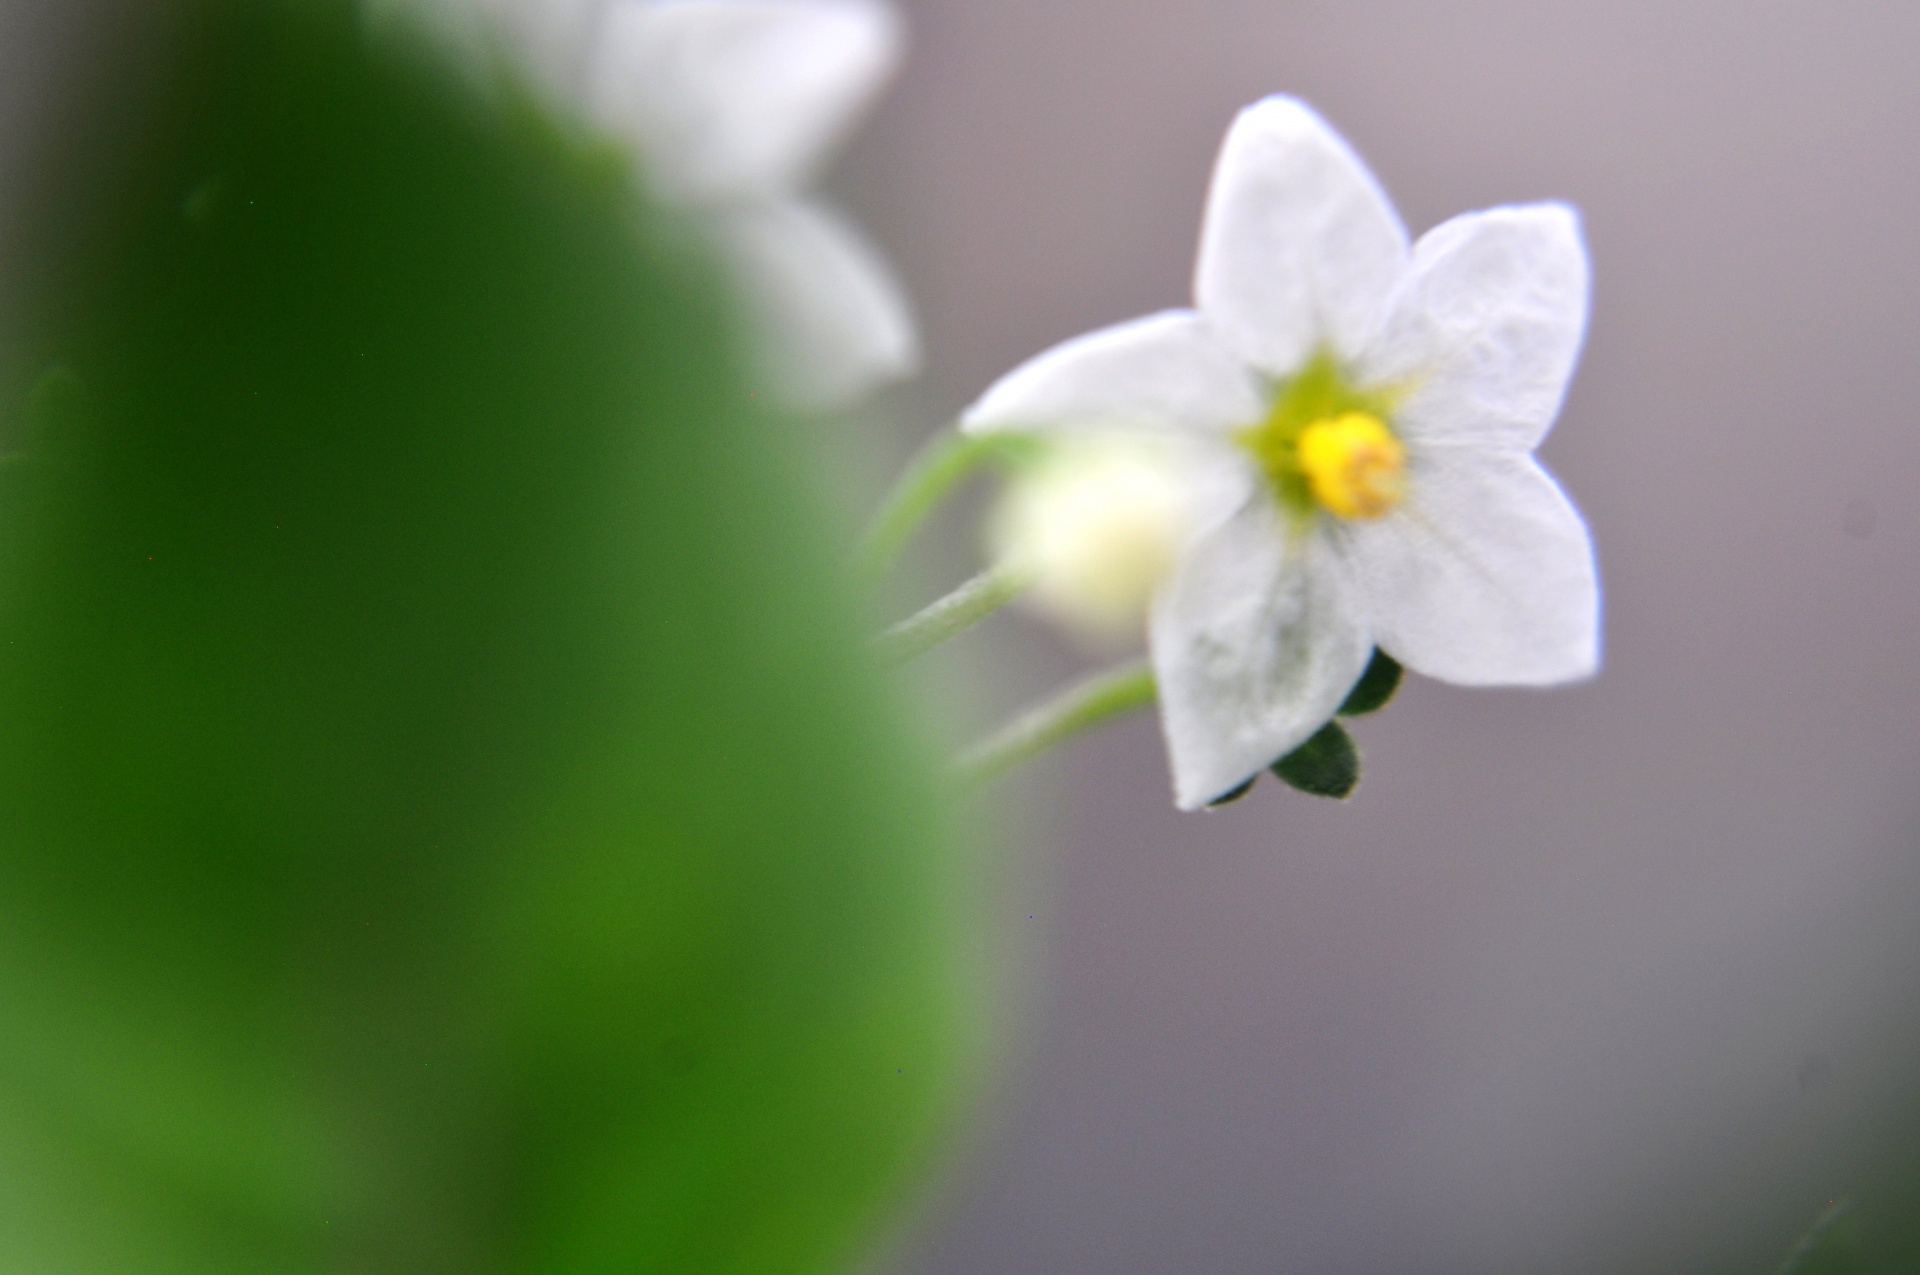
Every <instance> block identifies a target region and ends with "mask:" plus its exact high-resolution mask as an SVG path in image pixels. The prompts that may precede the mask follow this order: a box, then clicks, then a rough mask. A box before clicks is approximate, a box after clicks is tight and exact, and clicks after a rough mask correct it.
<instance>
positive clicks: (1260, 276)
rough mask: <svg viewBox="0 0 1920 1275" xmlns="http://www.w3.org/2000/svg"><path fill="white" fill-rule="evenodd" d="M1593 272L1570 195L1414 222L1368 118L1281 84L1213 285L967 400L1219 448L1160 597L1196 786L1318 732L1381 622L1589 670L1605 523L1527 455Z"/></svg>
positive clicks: (1020, 425) (1180, 772)
mask: <svg viewBox="0 0 1920 1275" xmlns="http://www.w3.org/2000/svg"><path fill="white" fill-rule="evenodd" d="M1587 288H1588V277H1587V257H1586V249H1585V247H1584V245H1583V243H1582V240H1581V235H1580V226H1579V221H1578V218H1577V216H1576V214H1575V213H1574V212H1573V210H1572V209H1571V208H1568V207H1566V206H1565V205H1563V204H1554V203H1547V204H1532V205H1524V206H1515V207H1502V208H1492V209H1488V210H1486V211H1484V212H1477V213H1469V214H1466V215H1464V216H1460V217H1456V218H1454V219H1453V220H1451V221H1448V222H1446V223H1445V224H1443V225H1441V226H1438V227H1436V228H1435V229H1433V230H1431V231H1429V232H1428V233H1427V234H1426V235H1424V236H1422V237H1421V239H1420V241H1419V242H1418V243H1415V244H1412V245H1409V243H1408V237H1407V233H1406V231H1405V229H1404V228H1403V227H1402V225H1401V223H1400V220H1399V218H1398V217H1397V216H1396V214H1395V213H1394V211H1393V208H1392V206H1391V205H1390V204H1389V203H1388V202H1387V199H1386V197H1385V195H1384V194H1383V193H1382V191H1381V189H1380V186H1379V184H1378V183H1377V182H1376V181H1375V180H1374V178H1373V176H1372V174H1370V173H1369V172H1368V171H1367V169H1366V167H1365V166H1364V165H1363V164H1362V163H1361V162H1360V160H1359V158H1358V157H1357V156H1356V155H1355V154H1354V153H1353V151H1352V150H1351V149H1349V148H1348V146H1347V145H1346V143H1345V142H1344V141H1342V140H1341V139H1340V138H1339V137H1338V136H1337V135H1336V134H1335V133H1334V132H1333V131H1332V130H1331V129H1330V128H1329V127H1328V126H1327V125H1326V123H1325V122H1324V121H1322V120H1321V119H1320V117H1319V116H1318V115H1316V114H1315V113H1314V112H1313V111H1312V110H1311V109H1310V108H1309V107H1307V106H1306V105H1304V104H1303V103H1301V102H1299V101H1296V100H1294V99H1292V98H1287V97H1271V98H1267V99H1266V100H1264V101H1261V102H1258V103H1256V104H1254V105H1253V106H1250V107H1248V108H1247V109H1246V110H1244V111H1243V112H1241V114H1240V116H1239V118H1238V119H1237V120H1236V121H1235V122H1234V125H1233V127H1232V129H1231V130H1230V131H1229V133H1228V135H1227V139H1226V142H1225V144H1224V145H1223V147H1222V149H1221V153H1220V158H1219V161H1218V164H1217V166H1216V168H1215V171H1214V177H1213V184H1212V189H1211V192H1210V195H1209V199H1208V206H1207V212H1206V218H1205V226H1204V229H1203V232H1202V237H1201V245H1200V256H1199V263H1198V267H1197V270H1196V275H1195V283H1194V296H1195V308H1194V309H1192V310H1175V311H1168V312H1165V313H1161V314H1155V315H1151V316H1148V317H1146V318H1142V319H1138V320H1135V321H1133V322H1131V323H1125V324H1121V325H1119V326H1117V327H1112V328H1107V329H1104V330H1102V331H1098V332H1093V333H1090V334H1089V335H1087V336H1083V337H1080V338H1078V339H1076V340H1073V341H1069V342H1067V343H1065V344H1063V345H1060V346H1057V347H1055V348H1054V349H1052V350H1050V351H1048V352H1046V353H1044V354H1042V355H1040V356H1038V357H1037V358H1035V359H1033V360H1032V361H1030V362H1028V363H1026V364H1025V365H1023V366H1021V367H1019V368H1017V369H1016V370H1014V371H1013V372H1012V373H1010V374H1008V375H1007V376H1006V377H1004V378H1003V379H1002V380H1000V381H999V382H998V383H997V384H995V385H994V386H993V387H992V388H991V389H990V390H988V392H987V393H986V394H985V395H984V396H983V397H982V398H981V399H980V400H979V401H978V402H977V403H976V404H975V405H974V406H973V407H972V408H971V409H970V410H969V411H968V412H967V414H966V416H965V418H964V420H963V427H964V428H965V429H967V430H969V431H976V432H977V431H992V430H1032V431H1043V432H1056V434H1055V436H1057V437H1068V436H1080V435H1082V434H1084V433H1086V432H1089V431H1119V432H1127V433H1143V434H1159V435H1166V436H1174V437H1179V438H1180V439H1182V440H1183V441H1184V442H1185V443H1186V444H1188V447H1189V450H1190V451H1192V452H1196V453H1200V454H1204V455H1205V456H1206V457H1207V458H1208V461H1207V464H1206V465H1205V466H1204V467H1202V470H1203V471H1204V476H1203V477H1201V478H1197V479H1196V480H1195V481H1197V482H1201V483H1203V484H1204V487H1205V492H1206V497H1205V502H1206V508H1205V511H1204V514H1203V516H1202V517H1201V518H1200V519H1199V520H1198V521H1197V522H1196V523H1195V524H1194V527H1193V529H1192V531H1191V533H1190V534H1187V535H1186V536H1185V538H1184V539H1183V541H1182V543H1181V544H1180V545H1179V547H1178V551H1177V553H1176V554H1174V555H1173V566H1172V567H1171V570H1170V572H1169V573H1168V574H1167V575H1166V576H1165V578H1164V579H1163V580H1162V581H1161V582H1160V583H1159V585H1158V587H1157V588H1156V589H1155V590H1154V591H1153V596H1152V600H1151V605H1150V608H1149V616H1148V645H1149V647H1150V651H1151V656H1152V662H1153V667H1154V673H1155V677H1156V681H1157V683H1158V687H1159V696H1160V707H1161V720H1162V725H1163V728H1164V730H1165V733H1166V738H1167V744H1168V751H1169V754H1170V757H1171V761H1172V769H1173V778H1174V791H1175V798H1176V801H1177V803H1178V804H1179V806H1180V807H1181V808H1182V809H1188V810H1191V809H1195V808H1197V807H1200V806H1203V805H1205V804H1207V803H1208V802H1209V801H1210V800H1212V799H1213V798H1216V797H1218V796H1220V795H1221V794H1223V793H1226V792H1228V791H1230V790H1232V789H1234V788H1235V787H1237V786H1238V785H1240V784H1241V783H1243V782H1244V781H1245V780H1246V779H1247V778H1248V777H1249V776H1251V775H1254V774H1257V773H1258V772H1259V771H1260V769H1261V768H1263V767H1265V766H1267V765H1269V764H1270V763H1272V762H1274V761H1275V760H1276V759H1278V758H1280V757H1282V756H1284V755H1286V754H1287V753H1289V752H1290V751H1292V750H1293V749H1294V748H1295V747H1297V746H1298V745H1299V744H1301V743H1302V742H1303V741H1305V740H1306V739H1307V738H1308V737H1310V736H1312V735H1313V734H1314V733H1315V732H1316V731H1317V730H1318V729H1319V728H1320V727H1321V726H1322V725H1323V724H1325V723H1326V722H1327V721H1328V720H1329V719H1330V718H1331V717H1332V716H1333V714H1334V712H1335V710H1336V709H1337V708H1338V707H1339V706H1340V704H1341V701H1342V700H1343V699H1344V698H1345V697H1346V695H1347V693H1348V691H1349V690H1351V689H1352V687H1353V685H1354V683H1355V681H1356V680H1357V679H1358V678H1359V676H1360V674H1361V673H1362V672H1363V671H1364V669H1365V668H1366V666H1367V662H1368V659H1369V657H1370V654H1371V652H1372V650H1373V649H1374V648H1375V647H1376V646H1378V647H1379V648H1380V649H1381V650H1383V651H1385V652H1386V653H1387V654H1389V655H1391V656H1393V657H1394V658H1395V659H1397V660H1399V661H1400V662H1401V663H1402V664H1404V665H1406V666H1407V667H1409V668H1411V669H1414V670H1416V671H1418V672H1421V673H1424V674H1426V675H1428V676H1430V677H1434V678H1438V679H1440V680H1443V681H1447V682H1453V683H1457V684H1461V685H1470V686H1491V685H1547V684H1552V683H1557V682H1565V681H1569V680H1572V679H1576V678H1581V677H1585V676H1588V675H1590V674H1591V673H1592V672H1593V671H1594V670H1595V668H1596V667H1597V665H1598V657H1599V640H1598V632H1599V592H1598V586H1597V582H1596V579H1595V572H1594V563H1593V550H1592V544H1591V542H1590V540H1589V538H1588V535H1587V529H1586V525H1585V524H1584V523H1583V522H1582V521H1581V518H1580V515H1579V514H1578V513H1577V512H1576V511H1575V509H1574V508H1573V506H1572V504H1571V503H1569V502H1568V500H1567V498H1566V496H1565V495H1564V494H1563V493H1562V492H1561V490H1560V488H1559V486H1558V485H1556V484H1555V482H1554V481H1553V479H1552V478H1550V477H1549V476H1548V475H1547V474H1546V472H1545V471H1544V470H1542V469H1541V468H1540V466H1539V465H1538V463H1536V461H1535V459H1534V457H1533V450H1534V448H1535V447H1537V446H1538V445H1539V443H1540V441H1541V440H1542V439H1543V438H1544V437H1545V435H1546V433H1547V431H1548V429H1549V428H1550V427H1551V426H1552V424H1553V421H1554V418H1555V417H1556V416H1557V415H1558V413H1559V410H1560V404H1561V400H1562V397H1563V396H1564V394H1565V390H1566V386H1567V382H1568V379H1569V378H1570V377H1571V375H1572V373H1573V367H1574V363H1575V360H1576V359H1577V357H1578V355H1579V350H1580V344H1581V339H1582V336H1583V334H1584V330H1585V326H1586V314H1587ZM1196 472H1200V471H1196Z"/></svg>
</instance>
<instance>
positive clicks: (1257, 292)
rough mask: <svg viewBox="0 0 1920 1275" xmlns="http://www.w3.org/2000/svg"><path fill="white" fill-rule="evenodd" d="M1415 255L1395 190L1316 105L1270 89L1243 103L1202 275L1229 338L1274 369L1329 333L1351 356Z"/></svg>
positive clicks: (1198, 282)
mask: <svg viewBox="0 0 1920 1275" xmlns="http://www.w3.org/2000/svg"><path fill="white" fill-rule="evenodd" d="M1406 261H1407V232H1406V229H1405V228H1404V227H1403V226H1402V225H1401V224H1400V218H1399V217H1398V215H1396V214H1395V213H1394V211H1393V206H1392V205H1391V204H1390V203H1388V202H1387V197H1386V194H1385V193H1384V192H1383V191H1382V190H1381V189H1380V185H1379V183H1378V182H1376V181H1375V180H1374V178H1373V174H1372V173H1369V172H1368V171H1367V168H1366V165H1364V164H1362V163H1361V162H1360V158H1359V156H1357V155H1355V154H1354V153H1353V151H1352V150H1351V149H1350V148H1349V147H1348V146H1347V144H1346V143H1345V142H1344V141H1342V140H1341V139H1340V137H1339V136H1338V135H1337V134H1336V133H1334V131H1333V130H1332V129H1330V128H1328V127H1327V124H1326V122H1325V121H1324V120H1322V119H1321V118H1320V117H1319V116H1318V115H1316V114H1314V112H1313V110H1312V108H1310V107H1308V106H1307V105H1306V104H1305V103H1303V102H1299V101H1296V100H1295V99H1293V98H1290V97H1269V98H1266V99H1265V100H1263V101H1260V102H1256V103H1254V104H1253V105H1252V106H1249V107H1247V108H1246V109H1245V110H1244V111H1242V112H1240V117H1239V118H1238V119H1236V120H1235V121H1234V123H1233V128H1232V129H1231V130H1230V131H1229V132H1228V133H1227V140H1226V142H1225V143H1224V144H1223V145H1222V146H1221V148H1220V159H1219V161H1218V163H1217V164H1216V165H1215V167H1214V172H1213V187H1212V190H1211V191H1210V192H1209V194H1208V197H1207V214H1206V224H1205V228H1204V229H1203V231H1202V232H1201V238H1200V262H1199V266H1198V268H1197V270H1196V272H1195V276H1194V297H1195V300H1196V301H1197V303H1198V304H1199V307H1200V312H1201V313H1202V314H1204V315H1206V316H1207V318H1208V320H1209V321H1211V322H1212V323H1213V324H1214V325H1215V326H1216V327H1218V328H1219V330H1220V334H1221V338H1222V339H1223V340H1225V341H1226V342H1227V343H1228V344H1229V345H1231V346H1232V347H1233V348H1234V349H1235V350H1237V351H1239V353H1240V354H1241V355H1242V356H1244V357H1245V358H1246V359H1247V360H1248V361H1250V362H1252V363H1253V364H1255V365H1256V366H1258V367H1260V368H1263V369H1265V370H1266V371H1267V372H1268V373H1270V374H1272V375H1275V376H1285V375H1287V374H1289V373H1291V372H1292V371H1293V370H1294V369H1296V368H1298V367H1299V366H1300V364H1301V363H1302V362H1304V361H1305V360H1306V358H1307V356H1308V355H1310V354H1311V353H1313V351H1314V349H1315V348H1316V347H1318V346H1320V345H1321V344H1323V343H1324V344H1328V345H1330V346H1331V347H1332V349H1333V351H1334V352H1335V353H1336V354H1338V355H1341V356H1342V357H1346V358H1352V357H1354V356H1355V355H1358V354H1359V353H1360V351H1361V350H1362V349H1363V348H1364V347H1365V344H1366V342H1367V340H1368V339H1369V338H1370V337H1371V336H1372V335H1373V333H1374V330H1375V329H1376V328H1377V327H1378V326H1379V324H1380V320H1381V318H1382V317H1383V315H1384V314H1385V306H1386V302H1387V298H1388V295H1389V294H1390V293H1391V292H1392V290H1393V288H1394V285H1395V284H1396V283H1398V282H1399V279H1400V275H1401V273H1402V272H1403V271H1404V270H1405V268H1406Z"/></svg>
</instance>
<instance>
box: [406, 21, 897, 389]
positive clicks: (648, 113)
mask: <svg viewBox="0 0 1920 1275" xmlns="http://www.w3.org/2000/svg"><path fill="white" fill-rule="evenodd" d="M385 2H386V3H388V4H392V3H393V2H394V0H385ZM403 2H404V3H405V4H407V5H409V6H410V11H411V12H412V13H414V14H416V15H417V14H419V13H422V12H424V13H426V14H427V15H428V16H429V17H431V18H434V19H437V20H438V24H439V25H440V26H441V27H442V29H443V30H446V31H449V32H451V33H453V34H454V35H456V36H457V37H459V38H461V39H462V40H463V41H464V42H466V43H468V44H469V45H482V46H483V45H484V44H485V43H486V42H487V41H493V42H495V43H496V44H497V43H498V42H499V41H501V40H504V41H505V43H506V45H507V46H508V48H509V49H511V50H512V51H513V52H514V53H515V54H516V55H517V56H518V57H519V58H520V60H521V61H522V62H523V63H524V64H525V65H526V66H527V67H528V68H529V69H530V70H531V71H532V72H533V74H534V77H535V79H536V80H537V81H538V82H539V83H540V84H541V85H543V86H544V87H545V88H546V89H548V90H549V91H551V92H552V93H553V94H554V95H555V96H556V97H557V98H558V99H559V100H560V101H562V102H563V103H564V104H565V105H567V106H568V107H569V108H570V109H572V110H573V111H575V112H576V113H577V114H579V115H581V116H583V117H585V118H586V119H587V120H588V121H589V122H590V123H591V124H593V125H594V126H596V127H598V128H600V129H602V130H604V131H605V132H607V133H609V134H611V135H613V136H615V137H617V138H620V139H621V140H622V141H624V142H626V143H628V144H629V145H630V146H631V147H632V149H633V152H634V154H635V156H636V159H637V161H638V164H639V168H640V172H641V174H642V176H643V178H644V180H645V183H646V185H647V187H648V190H649V192H650V193H651V194H652V195H653V196H654V197H655V198H656V199H658V200H659V201H660V202H662V203H663V204H666V205H667V206H669V207H673V208H676V209H679V210H681V211H683V212H688V213H692V214H694V215H695V216H696V218H697V220H698V221H699V223H700V224H701V225H702V226H704V227H705V228H706V230H707V232H708V233H709V234H710V235H711V236H712V237H713V239H714V240H715V241H716V242H717V244H718V245H719V247H720V249H721V257H722V259H723V260H724V261H725V262H726V263H727V265H728V267H729V268H730V270H731V272H732V274H733V276H734V282H735V285H736V287H737V289H738V291H739V292H740V294H741V297H742V299H743V301H744V302H745V306H744V310H745V313H746V315H747V316H748V322H749V324H750V326H751V331H750V332H749V334H748V335H749V337H750V343H751V345H752V348H753V350H754V353H755V354H756V356H757V358H758V360H759V370H760V372H761V374H762V375H763V376H764V377H765V378H766V379H767V383H768V386H769V388H770V389H771V390H773V391H774V392H775V393H776V394H777V395H778V396H780V397H781V398H783V399H785V400H786V401H787V402H788V403H789V404H790V405H791V406H794V407H797V408H801V409H805V410H825V409H830V408H835V407H840V406H844V405H845V404H847V403H849V402H851V401H852V400H853V399H855V398H857V397H859V396H860V395H861V394H863V393H865V392H866V391H868V390H870V389H872V388H874V387H875V386H877V385H879V384H881V383H883V382H886V381H889V380H893V379H897V378H899V377H902V376H906V375H908V374H910V373H911V372H913V371H914V369H915V368H916V367H917V366H918V363H919V358H920V351H919V343H918V337H917V335H916V333H915V328H914V323H913V317H912V313H911V310H910V308H909V306H908V304H907V300H906V295H905V293H904V291H903V290H902V289H901V287H900V285H899V283H898V282H897V280H896V279H895V277H894V275H893V273H892V271H891V270H890V269H888V267H887V265H886V263H885V261H883V260H882V259H881V257H880V255H879V253H878V251H877V250H876V249H875V248H874V247H873V246H872V244H871V243H870V242H869V241H868V240H867V239H866V237H865V236H864V235H862V234H861V233H860V232H859V231H858V230H857V229H856V228H855V227H853V226H852V225H851V224H849V223H848V222H847V220H846V219H845V218H844V217H842V216H841V215H840V214H839V213H837V212H835V211H834V210H833V209H832V208H830V207H828V206H827V205H825V204H823V203H821V202H819V201H818V200H816V199H814V198H812V197H811V196H810V195H808V194H807V193H806V191H807V189H808V187H809V186H810V184H811V183H812V181H813V179H814V177H815V176H816V175H817V174H818V172H819V170H820V168H821V167H822V165H823V164H824V163H825V161H826V160H827V159H828V158H829V157H830V156H831V155H832V153H833V152H834V150H835V149H836V148H837V147H838V145H839V144H840V142H841V141H842V140H844V138H845V137H846V135H847V133H848V132H849V131H850V130H851V129H852V127H853V125H854V124H855V123H856V122H857V121H858V119H859V118H860V117H861V115H862V114H864V112H865V111H866V109H867V108H868V107H869V106H870V105H871V104H872V102H873V100H874V98H875V97H876V96H877V95H878V94H879V91H880V90H881V88H883V87H884V86H885V84H886V82H887V80H888V79H889V78H890V77H891V76H892V74H893V71H894V69H895V67H896V66H897V65H898V63H899V59H900V54H901V49H902V44H903V40H902V28H901V23H900V20H899V17H898V15H897V14H896V13H895V12H894V10H893V9H892V8H891V7H890V6H889V5H888V4H887V3H885V0H403Z"/></svg>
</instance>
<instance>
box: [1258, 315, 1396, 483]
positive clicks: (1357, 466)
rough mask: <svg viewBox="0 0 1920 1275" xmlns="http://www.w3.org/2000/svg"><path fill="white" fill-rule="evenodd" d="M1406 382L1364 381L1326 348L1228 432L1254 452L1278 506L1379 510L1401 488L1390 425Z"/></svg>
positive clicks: (1394, 439)
mask: <svg viewBox="0 0 1920 1275" xmlns="http://www.w3.org/2000/svg"><path fill="white" fill-rule="evenodd" d="M1405 391H1406V387H1405V386H1404V385H1386V386H1372V387H1365V386H1360V385H1357V384H1355V383H1354V382H1353V381H1352V380H1350V379H1349V377H1348V374H1347V371H1346V369H1345V368H1343V367H1342V366H1341V365H1340V363H1339V362H1338V361H1337V360H1336V359H1335V358H1334V357H1333V355H1332V354H1331V353H1329V352H1327V351H1326V350H1321V351H1319V352H1317V353H1316V354H1314V355H1313V357H1312V358H1310V359H1308V360H1307V362H1306V364H1305V365H1304V366H1302V367H1301V369H1300V370H1299V372H1297V373H1295V374H1294V376H1293V377H1292V378H1290V379H1289V380H1287V381H1286V382H1285V383H1284V384H1282V385H1280V386H1278V387H1277V389H1276V392H1275V394H1274V398H1273V402H1272V403H1271V404H1270V405H1269V407H1268V409H1267V414H1266V416H1265V418H1263V419H1262V420H1260V421H1259V422H1258V423H1256V424H1253V425H1249V426H1247V427H1246V428H1245V429H1242V430H1238V431H1236V432H1235V434H1234V440H1235V441H1236V442H1238V443H1239V444H1240V445H1241V446H1242V447H1244V448H1246V449H1247V451H1248V452H1249V453H1250V454H1251V455H1252V457H1253V459H1254V460H1255V461H1256V462H1257V463H1258V464H1259V466H1260V469H1261V471H1262V472H1263V473H1265V474H1266V476H1267V481H1268V482H1269V483H1271V484H1272V488H1273V494H1274V496H1275V498H1276V499H1278V500H1279V502H1280V504H1281V506H1282V507H1284V508H1286V509H1290V510H1292V511H1293V512H1294V513H1296V514H1300V515H1307V514H1311V513H1313V512H1314V511H1315V510H1320V509H1324V510H1326V511H1327V512H1328V513H1330V514H1333V515H1334V516H1335V517H1339V518H1378V517H1380V516H1381V515H1382V514H1385V513H1387V512H1388V511H1389V510H1391V509H1393V508H1394V507H1395V506H1396V505H1398V504H1399V503H1400V500H1401V497H1402V496H1403V495H1404V494H1405V489H1406V470H1407V463H1406V450H1405V449H1404V448H1403V447H1401V445H1400V440H1399V439H1398V438H1395V437H1394V434H1393V431H1392V430H1391V429H1389V428H1388V426H1387V421H1388V420H1389V419H1391V417H1392V414H1393V410H1394V407H1395V405H1396V404H1397V403H1398V402H1399V400H1400V397H1401V396H1402V395H1403V394H1404V393H1405Z"/></svg>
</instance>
